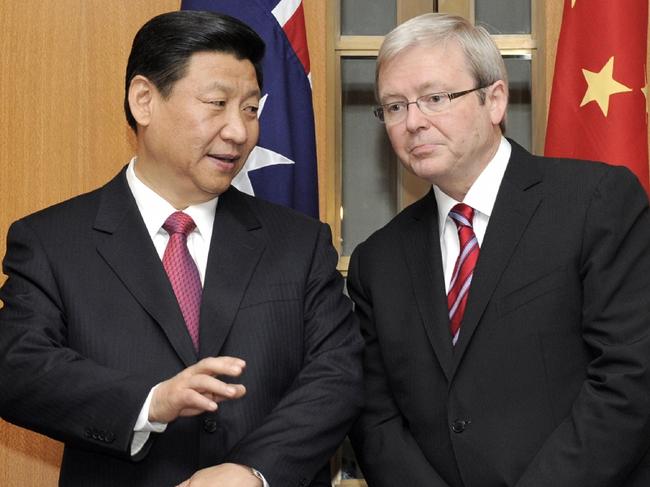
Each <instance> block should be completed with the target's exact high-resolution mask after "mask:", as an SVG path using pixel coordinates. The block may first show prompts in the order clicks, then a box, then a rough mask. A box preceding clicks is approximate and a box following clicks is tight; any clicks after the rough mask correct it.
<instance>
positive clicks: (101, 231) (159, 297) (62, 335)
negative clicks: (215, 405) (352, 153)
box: [0, 171, 363, 487]
mask: <svg viewBox="0 0 650 487" xmlns="http://www.w3.org/2000/svg"><path fill="white" fill-rule="evenodd" d="M330 238H331V237H330V232H329V228H328V227H327V226H326V225H323V224H322V223H320V222H317V221H315V220H312V219H310V218H307V217H305V216H302V215H299V214H298V213H296V212H293V211H291V210H288V209H286V208H282V207H279V206H276V205H272V204H270V203H266V202H263V201H261V200H258V199H256V198H252V197H249V196H247V195H244V194H242V193H240V192H239V191H237V190H236V189H234V188H231V189H229V190H228V191H227V192H226V193H224V194H223V195H221V197H220V198H219V204H218V207H217V210H216V215H215V221H214V230H213V235H212V241H211V247H210V253H209V258H208V264H207V271H206V278H205V284H204V290H203V300H202V308H201V324H200V327H201V328H200V347H201V349H200V353H199V357H197V356H196V354H195V352H194V350H193V347H192V342H191V339H190V337H189V334H188V333H187V330H186V328H185V324H184V322H183V318H182V315H181V313H180V310H179V307H178V304H177V302H176V300H175V297H174V294H173V291H172V288H171V285H170V283H169V280H168V279H167V276H166V274H165V271H164V269H163V267H162V263H161V260H160V258H159V257H158V255H157V254H156V251H155V248H154V246H153V243H152V242H151V239H150V237H149V235H148V234H147V231H146V229H145V226H144V223H143V221H142V218H141V216H140V213H139V211H138V209H137V207H136V204H135V201H134V199H133V197H132V195H131V192H130V191H129V189H128V185H127V183H126V178H125V174H124V171H122V173H120V174H119V175H118V176H117V177H116V178H115V179H114V180H112V181H111V182H110V183H108V184H107V185H106V186H105V187H103V188H101V189H99V190H97V191H94V192H91V193H89V194H86V195H83V196H80V197H77V198H74V199H72V200H69V201H67V202H64V203H62V204H59V205H57V206H54V207H51V208H48V209H46V210H43V211H41V212H39V213H36V214H34V215H31V216H29V217H26V218H24V219H22V220H20V221H18V222H16V223H14V224H13V225H12V226H11V229H10V231H9V236H8V245H7V255H6V257H5V260H4V272H5V273H6V274H7V276H8V280H7V281H6V283H5V285H4V287H3V288H2V291H1V292H0V298H1V299H2V300H3V301H4V308H3V309H2V311H0V390H1V391H2V393H1V394H0V415H2V417H3V418H5V419H7V420H8V421H11V422H14V423H16V424H18V425H21V426H24V427H26V428H30V429H33V430H35V431H38V432H41V433H44V434H46V435H48V436H51V437H53V438H55V439H58V440H60V441H63V442H64V443H65V453H64V458H63V464H62V469H61V476H60V483H61V485H73V486H81V485H83V486H93V487H95V486H103V485H106V486H117V485H120V486H122V485H125V486H126V485H133V486H147V485H151V486H165V485H176V484H177V483H178V482H180V481H181V480H183V479H186V478H188V477H189V476H190V475H191V474H192V473H193V472H194V471H196V470H197V469H199V468H202V467H206V466H211V465H215V464H219V463H222V462H236V463H242V464H245V465H250V466H252V467H255V468H257V469H258V470H260V471H261V472H262V473H263V474H264V475H265V477H266V479H267V480H268V481H269V483H270V485H271V486H272V487H284V486H305V485H309V484H310V482H312V479H315V480H313V482H312V484H311V485H319V486H321V485H322V486H325V485H329V470H328V458H329V457H330V455H331V454H332V453H333V452H334V451H335V449H336V447H337V445H338V444H339V443H340V442H341V441H342V439H343V438H344V436H345V434H346V432H347V430H348V428H349V426H350V424H351V422H352V421H353V419H354V416H355V415H356V413H357V412H358V409H359V408H360V405H361V401H362V397H361V396H362V386H361V348H362V346H363V342H362V339H361V336H360V334H359V332H358V327H357V324H356V320H355V318H354V317H353V315H352V314H351V304H350V303H349V300H347V298H345V297H344V296H343V295H342V286H343V283H342V279H341V276H340V275H339V274H338V272H337V271H336V262H337V256H336V252H335V251H334V249H333V247H332V246H331V242H330ZM217 355H231V356H236V357H240V358H242V359H244V360H246V363H247V367H246V371H245V372H244V374H243V376H242V377H241V379H240V382H241V383H243V384H244V385H245V386H246V388H247V394H246V396H245V397H244V398H242V399H240V400H236V401H230V402H228V401H227V402H223V403H221V405H220V407H219V409H218V411H217V412H216V413H214V414H203V415H201V416H199V417H194V418H181V419H178V420H177V421H174V422H173V423H171V424H170V425H169V426H168V428H167V431H165V432H164V433H162V434H160V435H153V438H152V439H151V440H150V441H149V443H148V444H147V446H146V450H145V451H144V452H142V454H141V455H139V457H140V458H138V459H137V460H138V461H133V460H132V459H131V458H130V444H131V439H132V430H133V426H134V424H135V421H136V419H137V416H138V413H139V411H140V409H141V407H142V404H143V402H144V399H145V397H146V396H147V393H148V392H149V389H150V388H151V387H152V386H153V385H155V384H156V383H158V382H160V381H163V380H165V379H167V378H169V377H171V376H173V375H175V374H176V373H178V372H179V371H181V370H182V369H184V368H186V367H188V366H189V365H192V364H193V363H195V362H196V361H197V359H198V358H202V357H207V356H217Z"/></svg>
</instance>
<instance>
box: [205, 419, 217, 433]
mask: <svg viewBox="0 0 650 487" xmlns="http://www.w3.org/2000/svg"><path fill="white" fill-rule="evenodd" d="M217 427H218V426H217V420H216V419H212V418H205V419H204V420H203V430H204V431H205V432H206V433H214V432H215V431H217Z"/></svg>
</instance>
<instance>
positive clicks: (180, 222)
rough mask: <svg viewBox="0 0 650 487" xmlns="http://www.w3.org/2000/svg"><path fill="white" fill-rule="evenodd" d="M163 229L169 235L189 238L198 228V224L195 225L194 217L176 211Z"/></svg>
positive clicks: (164, 224) (166, 221)
mask: <svg viewBox="0 0 650 487" xmlns="http://www.w3.org/2000/svg"><path fill="white" fill-rule="evenodd" d="M163 228H164V229H165V230H166V231H167V233H169V235H173V234H175V233H181V234H183V235H185V236H186V237H187V236H188V235H189V234H190V232H191V231H192V230H194V229H195V228H196V223H194V220H192V217H191V216H190V215H188V214H187V213H183V212H182V211H176V212H174V213H172V214H171V215H169V217H168V218H167V220H165V223H163Z"/></svg>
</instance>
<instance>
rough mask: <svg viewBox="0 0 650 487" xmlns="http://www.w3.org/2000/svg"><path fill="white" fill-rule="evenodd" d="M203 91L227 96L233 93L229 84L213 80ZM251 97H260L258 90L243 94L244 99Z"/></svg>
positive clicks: (254, 89) (232, 88) (232, 87)
mask: <svg viewBox="0 0 650 487" xmlns="http://www.w3.org/2000/svg"><path fill="white" fill-rule="evenodd" d="M203 91H223V92H224V93H226V94H228V95H229V94H231V93H233V92H234V91H235V87H234V86H232V85H231V84H229V83H224V82H222V81H219V80H215V81H213V82H212V83H210V84H208V85H207V86H205V88H204V89H203ZM252 96H257V97H258V98H259V97H260V96H261V93H260V90H259V88H253V89H251V90H249V91H247V92H246V93H244V98H250V97H252Z"/></svg>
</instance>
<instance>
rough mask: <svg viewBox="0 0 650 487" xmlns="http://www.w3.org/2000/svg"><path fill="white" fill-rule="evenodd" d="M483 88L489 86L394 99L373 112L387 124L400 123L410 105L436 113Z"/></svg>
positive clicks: (430, 113)
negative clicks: (410, 98) (399, 99)
mask: <svg viewBox="0 0 650 487" xmlns="http://www.w3.org/2000/svg"><path fill="white" fill-rule="evenodd" d="M483 88H487V87H486V86H477V87H476V88H472V89H471V90H465V91H457V92H455V93H448V92H440V93H429V94H427V95H422V96H420V97H419V98H418V99H417V100H415V101H394V102H391V103H385V104H384V105H379V106H378V107H376V108H375V109H374V110H373V113H374V114H375V117H377V118H378V119H379V121H380V122H382V123H385V124H387V125H392V124H395V123H400V122H402V121H404V119H406V114H407V113H408V108H409V105H413V104H415V105H417V107H418V108H419V109H420V111H421V112H422V113H424V114H425V115H435V114H436V113H439V112H442V111H444V110H446V109H447V108H448V107H449V106H450V105H451V100H453V99H455V98H460V97H461V96H463V95H466V94H468V93H471V92H473V91H476V90H481V89H483Z"/></svg>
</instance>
